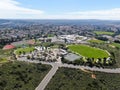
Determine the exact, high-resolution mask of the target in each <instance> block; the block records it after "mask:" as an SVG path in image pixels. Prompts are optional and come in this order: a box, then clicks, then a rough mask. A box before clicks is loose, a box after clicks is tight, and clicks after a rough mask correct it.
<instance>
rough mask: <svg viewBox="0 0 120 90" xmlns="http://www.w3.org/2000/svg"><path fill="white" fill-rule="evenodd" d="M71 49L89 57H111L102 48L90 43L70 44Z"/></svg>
mask: <svg viewBox="0 0 120 90" xmlns="http://www.w3.org/2000/svg"><path fill="white" fill-rule="evenodd" d="M68 48H69V49H70V51H72V52H75V53H78V54H80V55H82V56H84V57H88V58H95V59H97V58H104V57H109V54H108V53H107V52H106V51H105V50H102V49H99V48H94V47H90V46H88V45H69V46H68Z"/></svg>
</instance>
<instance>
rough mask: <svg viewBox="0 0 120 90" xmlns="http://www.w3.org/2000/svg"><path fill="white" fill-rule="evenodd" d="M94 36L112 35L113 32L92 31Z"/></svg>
mask: <svg viewBox="0 0 120 90" xmlns="http://www.w3.org/2000/svg"><path fill="white" fill-rule="evenodd" d="M94 33H95V34H97V35H102V34H103V35H113V34H114V32H107V31H94Z"/></svg>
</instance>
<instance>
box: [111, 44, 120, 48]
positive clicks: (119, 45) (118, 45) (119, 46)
mask: <svg viewBox="0 0 120 90" xmlns="http://www.w3.org/2000/svg"><path fill="white" fill-rule="evenodd" d="M111 45H113V46H115V47H118V48H120V44H119V43H112V44H111Z"/></svg>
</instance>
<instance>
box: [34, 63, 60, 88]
mask: <svg viewBox="0 0 120 90" xmlns="http://www.w3.org/2000/svg"><path fill="white" fill-rule="evenodd" d="M57 69H58V65H57V64H53V65H52V69H51V70H50V71H49V73H48V74H47V75H46V76H45V77H44V79H43V80H42V81H41V83H40V84H39V85H38V87H37V88H36V89H35V90H44V89H45V87H46V86H47V84H48V83H49V81H50V80H51V79H52V77H53V76H54V74H55V73H56V71H57Z"/></svg>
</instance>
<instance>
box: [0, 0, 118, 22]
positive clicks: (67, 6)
mask: <svg viewBox="0 0 120 90" xmlns="http://www.w3.org/2000/svg"><path fill="white" fill-rule="evenodd" d="M0 18H1V19H101V20H120V0H0Z"/></svg>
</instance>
